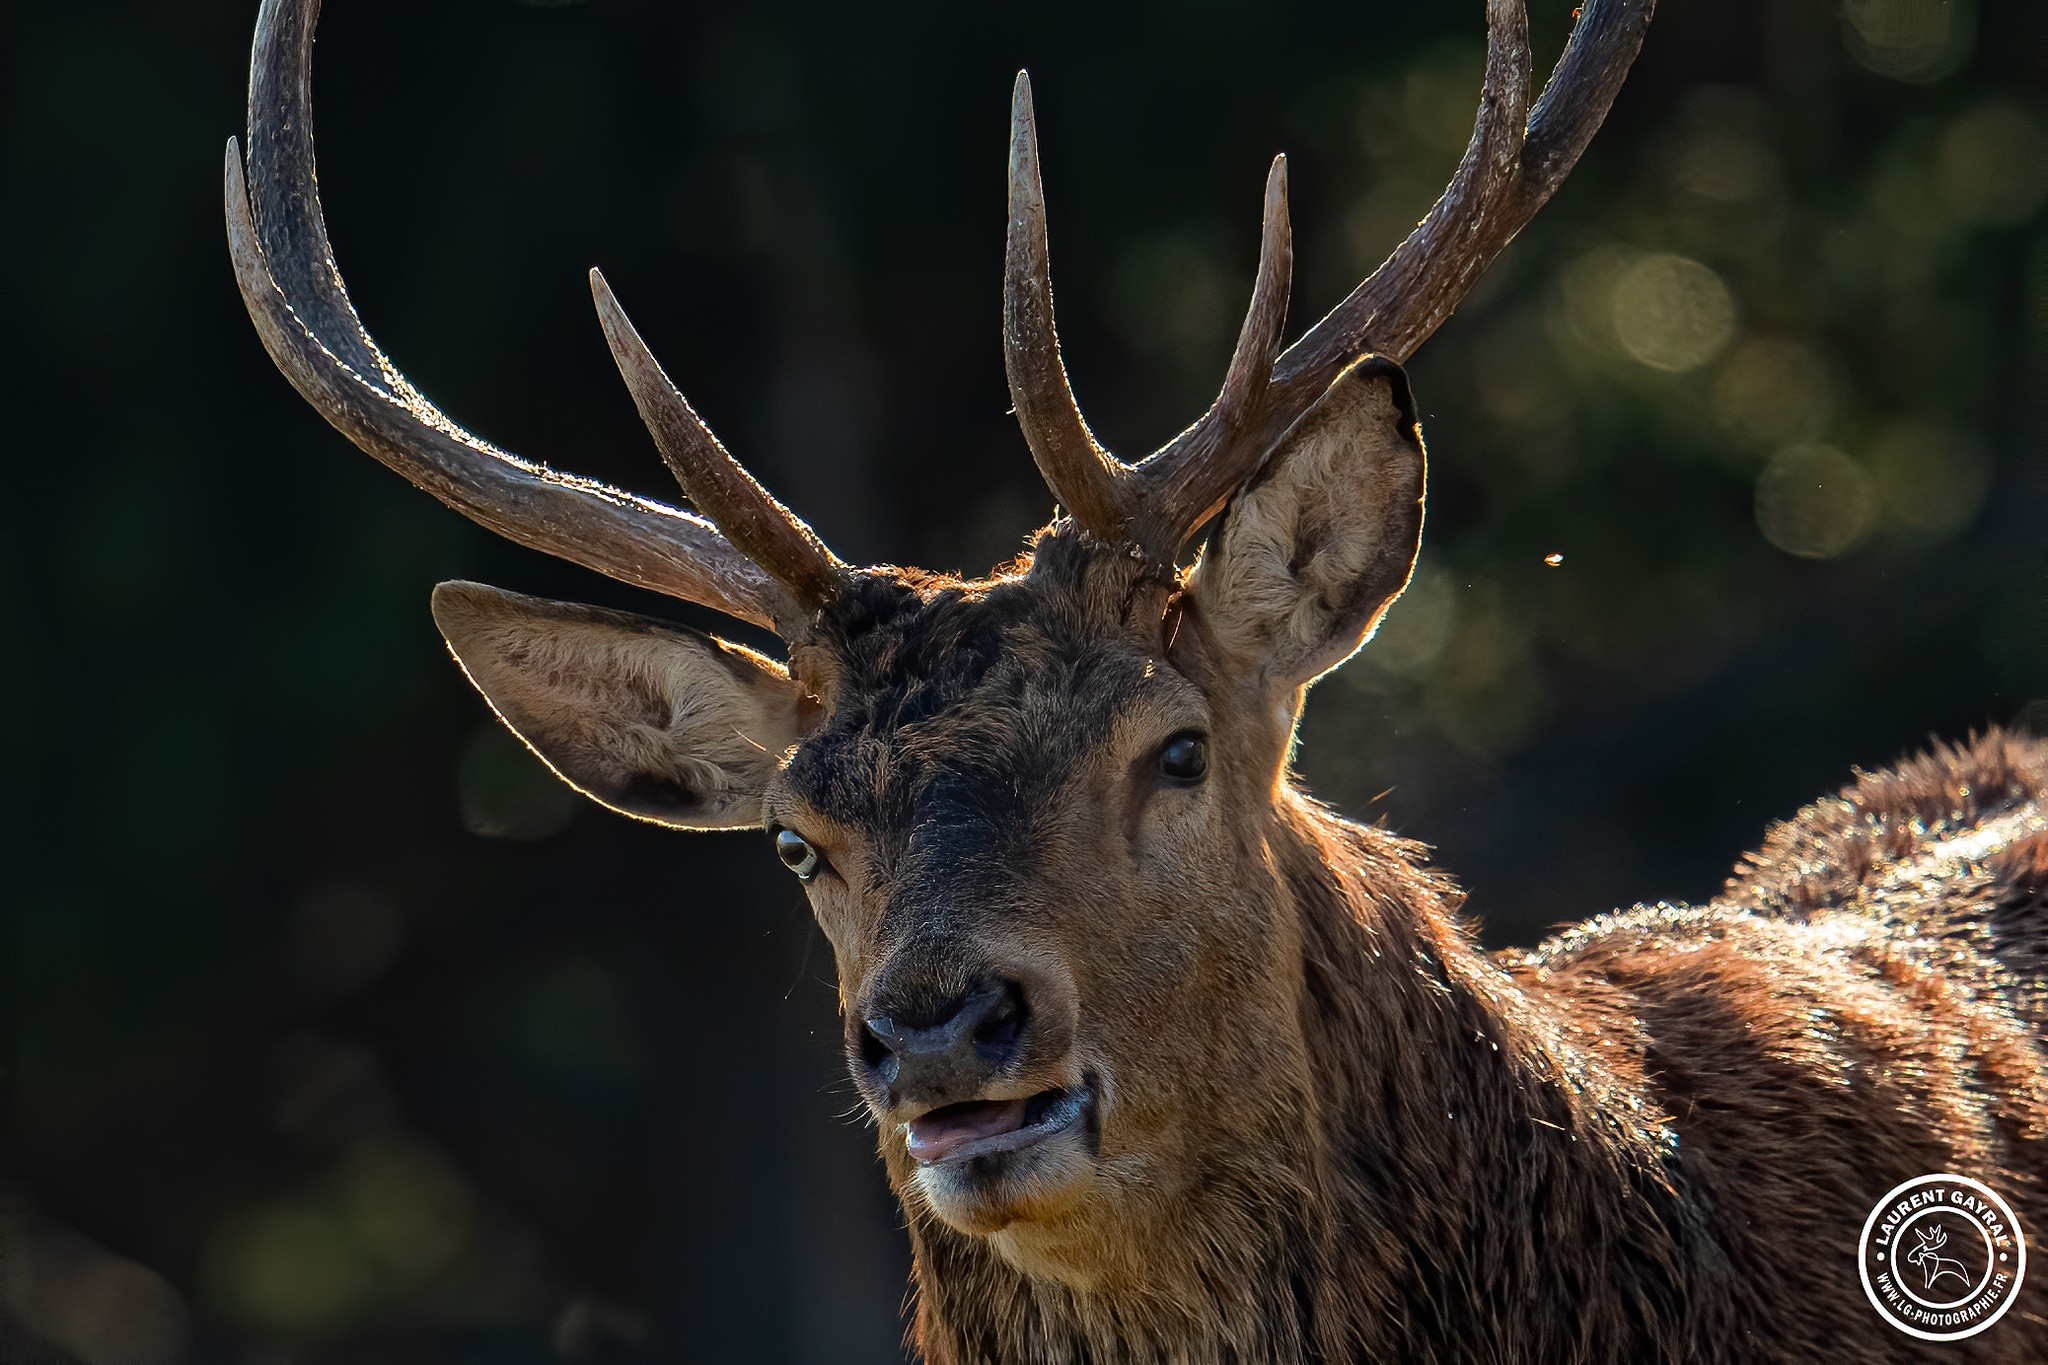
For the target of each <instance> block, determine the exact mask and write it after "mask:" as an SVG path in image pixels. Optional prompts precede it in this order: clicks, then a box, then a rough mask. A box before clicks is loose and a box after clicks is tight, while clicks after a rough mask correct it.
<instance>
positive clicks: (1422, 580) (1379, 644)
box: [1345, 562, 1458, 676]
mask: <svg viewBox="0 0 2048 1365" xmlns="http://www.w3.org/2000/svg"><path fill="white" fill-rule="evenodd" d="M1457 616H1458V599H1457V592H1456V589H1455V588H1454V587H1453V586H1452V584H1451V580H1450V578H1449V576H1448V575H1446V574H1445V573H1444V572H1443V571H1442V570H1441V569H1438V568H1436V567H1435V566H1434V565H1431V564H1429V563H1427V562H1425V563H1423V564H1420V565H1418V566H1417V567H1416V570H1415V576H1414V578H1412V579H1410V580H1409V583H1408V590H1407V591H1406V592H1404V593H1402V594H1401V598H1400V600H1399V601H1398V602H1396V603H1395V604H1394V605H1393V607H1392V609H1391V610H1389V611H1388V612H1387V616H1386V620H1385V621H1384V622H1382V623H1381V625H1380V628H1379V631H1378V633H1377V634H1375V635H1374V636H1373V637H1372V643H1371V644H1369V645H1368V646H1367V647H1366V652H1365V658H1366V659H1368V660H1370V661H1371V663H1372V665H1373V667H1375V668H1377V669H1381V670H1383V671H1385V672H1388V673H1396V674H1401V675H1404V676H1412V675H1415V674H1419V673H1423V672H1425V671H1427V670H1428V669H1429V667H1430V666H1431V665H1432V664H1434V663H1435V662H1436V661H1437V657H1438V656H1439V655H1441V654H1442V653H1443V652H1444V645H1445V643H1446V642H1447V641H1449V639H1450V637H1451V631H1452V628H1453V627H1454V626H1455V625H1456V624H1457ZM1345 676H1357V674H1355V673H1347V674H1346V675H1345Z"/></svg>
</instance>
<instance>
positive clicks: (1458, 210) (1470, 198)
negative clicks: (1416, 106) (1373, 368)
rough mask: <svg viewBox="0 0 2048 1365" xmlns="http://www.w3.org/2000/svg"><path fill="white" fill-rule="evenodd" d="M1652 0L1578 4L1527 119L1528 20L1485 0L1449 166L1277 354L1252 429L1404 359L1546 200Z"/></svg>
mask: <svg viewBox="0 0 2048 1365" xmlns="http://www.w3.org/2000/svg"><path fill="white" fill-rule="evenodd" d="M1654 9H1655V0H1589V3H1588V4H1587V5H1586V6H1585V7H1584V9H1583V10H1582V12H1581V14H1580V17H1579V20H1578V23H1577V25H1576V27H1575V28H1574V29H1573V30H1572V36H1571V40H1570V41H1569V42H1568V43H1567V44H1566V47H1565V51H1564V55H1563V56H1561V57H1560V58H1559V59H1558V63H1557V66H1556V68H1555V69H1554V70H1553V71H1552V73H1551V77H1550V80H1549V82H1548V84H1546V85H1545V87H1544V90H1543V94H1542V96H1541V98H1540V99H1539V100H1538V101H1537V103H1536V106H1535V110H1534V113H1533V116H1532V115H1531V112H1530V106H1529V88H1530V83H1531V61H1530V56H1529V18H1528V14H1527V12H1526V11H1525V10H1524V8H1523V5H1522V0H1488V4H1487V42H1486V77H1485V84H1484V88H1483V90H1482V92H1481V95H1480V104H1479V114H1478V117H1477V119H1476V120H1475V121H1474V124H1473V128H1472V139H1471V141H1470V142H1469V143H1468V144H1467V145H1466V148H1465V154H1464V156H1463V158H1462V159H1461V160H1460V161H1459V164H1458V169H1457V172H1456V174H1454V175H1453V176H1452V178H1451V183H1450V185H1449V187H1448V188H1446V189H1445V191H1444V193H1443V196H1442V197H1441V198H1439V199H1438V200H1437V202H1436V205H1435V206H1434V207H1433V208H1431V209H1430V211H1429V214H1428V216H1427V217H1425V218H1424V219H1423V221H1422V223H1421V224H1420V225H1419V226H1418V227H1417V228H1416V229H1415V231H1414V232H1412V233H1410V234H1409V235H1408V239H1407V240H1406V241H1404V242H1402V243H1401V245H1400V246H1399V247H1397V248H1395V250H1394V253H1393V254H1392V255H1391V256H1389V257H1388V258H1387V259H1386V261H1385V262H1384V263H1383V264H1382V265H1381V266H1380V267H1379V269H1377V270H1375V271H1374V272H1373V273H1372V274H1371V276H1369V277H1368V278H1367V279H1366V280H1365V281H1364V283H1362V284H1360V285H1359V286H1358V288H1356V289H1354V290H1353V291H1352V292H1351V294H1350V296H1349V297H1347V298H1346V299H1345V300H1344V301H1343V302H1342V303H1340V304H1338V305H1337V307H1336V308H1334V309H1333V310H1331V312H1330V314H1329V315H1328V316H1327V317H1325V318H1324V319H1323V320H1322V321H1321V322H1318V323H1317V324H1316V325H1315V326H1314V327H1312V328H1310V329H1309V331H1308V333H1307V334H1306V335H1305V336H1303V337H1302V338H1301V339H1300V340H1299V341H1297V342H1295V343H1294V345H1292V346H1290V347H1289V348H1288V349H1287V353H1286V354H1285V355H1283V356H1281V358H1280V362H1279V364H1278V366H1277V367H1276V369H1275V372H1274V376H1273V388H1274V396H1273V400H1272V402H1271V404H1270V405H1269V407H1268V409H1267V412H1266V415H1265V418H1264V420H1263V422H1262V424H1261V437H1262V439H1263V440H1264V441H1265V442H1267V443H1270V442H1272V441H1277V440H1278V439H1279V438H1280V436H1281V435H1283V434H1284V433H1285V431H1286V429H1287V428H1288V427H1289V426H1290V425H1292V424H1293V423H1294V421H1296V420H1297V419H1298V418H1299V417H1300V416H1301V414H1302V413H1303V412H1305V411H1307V409H1308V408H1309V407H1310V406H1311V405H1312V404H1313V403H1314V402H1315V401H1316V399H1317V398H1319V397H1321V396H1322V393H1323V390H1324V389H1325V388H1327V387H1328V386H1329V384H1330V382H1331V381H1332V380H1334V379H1335V378H1336V376H1337V375H1338V374H1339V373H1340V372H1341V371H1342V370H1343V369H1344V367H1345V366H1346V365H1349V364H1350V363H1351V362H1352V361H1354V360H1356V359H1357V358H1358V357H1360V356H1362V355H1365V354H1368V353H1378V354H1380V355H1385V356H1388V357H1390V358H1392V359H1394V360H1397V361H1404V360H1406V359H1407V358H1408V357H1409V356H1411V355H1413V354H1414V353H1415V350H1416V348H1417V347H1419V346H1420V345H1421V344H1422V343H1423V341H1424V340H1426V339H1427V338H1428V337H1429V335H1430V333H1432V332H1434V331H1435V330H1436V329H1437V327H1438V326H1439V325H1440V324H1441V323H1442V322H1443V320H1444V319H1445V318H1447V317H1449V316H1450V314H1451V310H1452V309H1454V308H1456V307H1457V305H1458V304H1459V302H1460V301H1461V300H1463V298H1464V297H1465V294H1466V293H1467V291H1469V290H1470V289H1471V287H1472V285H1473V284H1474V283H1476V282H1477V281H1478V279H1479V276H1480V275H1481V274H1482V273H1484V271H1485V270H1486V267H1487V266H1488V265H1489V264H1491V263H1492V261H1493V259H1494V257H1496V256H1498V255H1499V254H1500V252H1501V251H1502V250H1503V249H1504V248H1505V247H1506V246H1507V244H1508V243H1509V242H1511V241H1512V240H1514V237H1515V234H1516V233H1518V232H1520V231H1521V229H1522V227H1523V226H1524V225H1525V224H1526V223H1527V222H1528V221H1529V219H1530V218H1531V217H1532V216H1534V215H1535V213H1536V211H1537V210H1538V209H1540V208H1542V207H1543V205H1544V204H1545V203H1546V202H1548V200H1549V198H1550V196H1551V195H1552V194H1553V193H1554V192H1555V191H1556V189H1557V187H1558V186H1559V185H1560V184H1561V183H1563V181H1564V178H1565V176H1566V175H1567V174H1568V173H1569V172H1570V170H1571V168H1572V166H1573V165H1574V164H1575V163H1576V162H1577V160H1578V158H1579V155H1580V153H1582V152H1583V151H1584V150H1585V148H1586V144H1587V143H1588V142H1590V141H1591V140H1592V137H1593V134H1594V132H1595V131H1596V130H1597V129H1598V128H1599V126H1600V123H1601V121H1602V120H1603V119H1605V118H1606V116H1607V110H1608V108H1609V106H1610V105H1612V104H1613V102H1614V97H1615V95H1616V93H1618V92H1619V91H1620V89H1621V84H1622V80H1623V79H1624V78H1625V77H1626V76H1627V75H1628V70H1629V67H1630V66H1631V65H1632V64H1633V63H1634V61H1635V57H1636V53H1637V52H1638V51H1640V50H1641V48H1642V44H1643V35H1644V33H1645V31H1646V30H1647V29H1648V27H1649V23H1650V15H1651V12H1652V11H1653V10H1654Z"/></svg>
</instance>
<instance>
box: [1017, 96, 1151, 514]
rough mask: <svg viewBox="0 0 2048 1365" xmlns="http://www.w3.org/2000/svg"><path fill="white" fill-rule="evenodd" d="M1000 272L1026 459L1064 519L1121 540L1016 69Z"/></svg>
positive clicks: (1108, 458) (1117, 497)
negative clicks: (1075, 356) (1080, 397)
mask: <svg viewBox="0 0 2048 1365" xmlns="http://www.w3.org/2000/svg"><path fill="white" fill-rule="evenodd" d="M1004 266H1005V268H1004V279H1003V368H1004V370H1005V371H1006V372H1007V373H1008V375H1009V379H1010V401H1011V402H1012V403H1013V404H1014V405H1015V406H1016V409H1017V423H1018V425H1019V426H1021V427H1022V428H1023V429H1024V440H1025V442H1026V444H1028V445H1029V446H1030V447H1031V458H1032V459H1033V460H1035V461H1036V462H1037V464H1038V471H1039V473H1040V474H1042V475H1043V476H1044V478H1045V482H1046V485H1047V486H1048V487H1050V488H1051V489H1052V493H1053V496H1054V497H1056V498H1058V499H1059V501H1060V505H1061V506H1063V507H1064V508H1066V511H1067V515H1068V516H1069V517H1071V518H1073V520H1074V521H1075V522H1076V523H1077V524H1079V525H1081V526H1083V527H1085V528H1087V529H1088V530H1090V531H1093V532H1095V533H1096V534H1098V535H1102V536H1107V537H1120V536H1122V535H1123V534H1124V533H1125V523H1126V522H1128V521H1129V519H1130V514H1129V512H1128V510H1127V508H1126V498H1125V492H1124V488H1123V483H1124V480H1125V478H1126V477H1127V467H1126V466H1125V465H1124V464H1123V463H1122V462H1121V461H1119V460H1117V459H1116V458H1115V457H1114V456H1112V455H1110V454H1109V453H1108V452H1107V451H1105V450H1103V448H1102V446H1101V445H1100V444H1099V443H1097V441H1096V439H1095V435H1094V433H1093V432H1091V431H1089V430H1088V423H1087V422H1086V421H1085V420H1084V419H1083V418H1082V416H1081V408H1080V405H1079V404H1078V403H1076V402H1075V401H1074V391H1073V388H1072V386H1071V385H1069V384H1068V382H1067V371H1066V366H1065V365H1064V364H1062V363H1061V361H1060V338H1059V330H1058V328H1057V327H1056V326H1055V325H1054V323H1053V315H1052V267H1051V262H1050V258H1049V255H1048V252H1047V249H1046V240H1045V189H1044V186H1043V185H1042V184H1041V183H1040V181H1039V175H1038V132H1037V128H1036V126H1035V124H1034V122H1033V119H1032V115H1031V78H1030V77H1029V76H1027V75H1026V74H1025V73H1024V72H1022V71H1020V72H1018V73H1017V85H1016V88H1015V91H1014V92H1013V93H1012V95H1011V100H1010V225H1009V232H1008V238H1007V244H1006V248H1005V258H1004Z"/></svg>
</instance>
